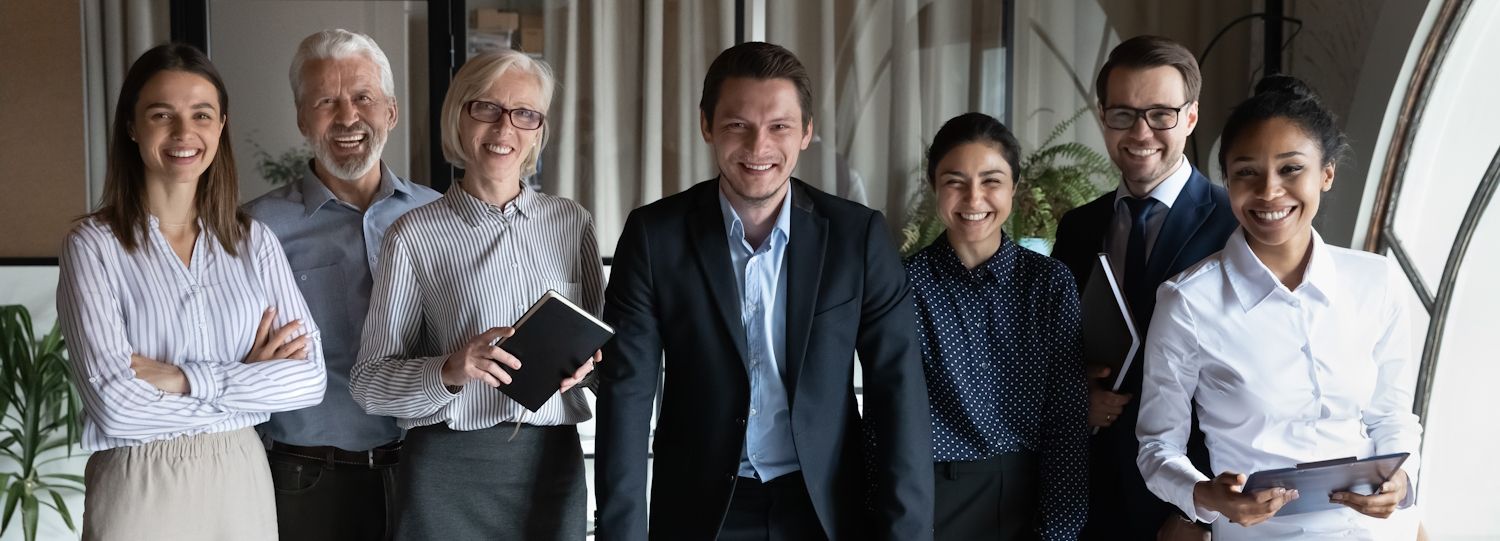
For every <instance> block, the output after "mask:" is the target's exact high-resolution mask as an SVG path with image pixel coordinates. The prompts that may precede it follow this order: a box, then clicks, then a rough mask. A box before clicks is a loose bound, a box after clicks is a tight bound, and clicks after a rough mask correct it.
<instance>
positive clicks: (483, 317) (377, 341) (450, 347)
mask: <svg viewBox="0 0 1500 541" xmlns="http://www.w3.org/2000/svg"><path fill="white" fill-rule="evenodd" d="M380 253H381V258H380V266H379V268H378V269H377V270H376V273H375V290H374V292H373V293H372V294H371V295H370V313H369V316H368V317H367V318H366V319H365V326H364V334H363V339H362V340H361V341H360V342H361V344H362V346H361V348H360V352H359V361H358V362H357V363H356V364H355V365H354V371H353V374H352V376H351V382H350V389H351V391H352V392H353V393H354V400H355V402H358V403H359V404H360V405H361V406H363V407H364V408H365V411H366V412H368V413H372V414H377V415H390V416H392V417H396V418H397V419H398V424H400V425H401V427H402V428H413V427H419V426H426V425H432V424H437V423H446V424H447V426H448V427H449V428H452V429H454V430H478V429H483V428H489V427H492V426H495V425H497V424H500V423H504V422H510V421H524V422H526V423H528V424H532V425H542V426H546V425H564V424H576V423H579V422H581V421H586V420H588V418H589V408H588V403H587V402H586V401H585V397H584V395H583V393H584V391H583V390H582V389H579V388H574V389H571V390H569V391H568V392H567V393H563V394H560V395H554V396H553V397H552V398H551V399H549V400H548V401H547V403H546V404H544V405H543V406H542V408H541V409H540V410H538V411H537V412H535V413H534V414H533V413H527V414H526V415H525V417H524V419H523V417H522V414H523V413H526V408H524V407H522V406H521V405H520V404H517V403H516V402H515V401H513V400H511V399H510V398H509V397H507V396H505V395H504V394H503V393H501V392H500V391H499V390H496V389H494V388H492V387H490V386H488V385H486V384H485V383H484V382H483V381H479V380H475V381H470V382H468V384H466V385H464V387H463V388H462V389H460V390H459V392H457V393H453V392H449V390H448V388H447V387H446V386H444V385H443V380H442V368H443V363H444V362H445V361H447V359H448V355H449V354H450V353H452V352H454V351H457V350H459V349H462V348H463V347H464V345H465V344H466V343H467V342H468V341H469V340H470V339H472V338H473V337H475V336H477V335H479V334H480V333H483V332H484V331H485V330H487V329H489V328H491V327H502V326H510V325H512V324H514V323H515V321H516V320H517V319H520V317H521V314H523V313H525V311H526V309H527V308H528V307H530V306H531V303H532V302H534V301H536V299H537V298H539V297H541V296H542V294H544V293H546V292H547V290H549V289H555V290H557V292H558V293H561V294H562V295H563V296H565V297H567V298H568V299H569V300H572V301H573V302H575V303H577V304H578V305H579V306H581V307H583V308H584V309H586V310H588V311H590V312H592V313H593V314H595V315H598V314H599V313H600V312H601V311H602V310H603V308H604V268H603V266H602V265H601V264H600V260H599V246H598V244H597V242H596V241H595V240H594V222H593V217H591V216H590V215H589V213H588V211H586V210H584V209H583V207H582V206H579V205H578V203H575V202H573V201H570V200H568V199H563V198H561V197H554V196H550V195H544V194H539V193H536V192H535V191H532V190H531V189H530V188H526V187H524V186H523V187H522V189H521V193H520V195H518V196H517V197H516V198H515V199H514V200H512V201H511V202H510V203H507V204H506V205H505V206H504V208H501V207H496V206H494V205H490V204H488V203H485V202H483V201H480V200H479V199H478V198H475V197H474V196H473V195H470V194H469V193H468V192H466V191H464V190H463V189H462V187H460V186H455V187H454V188H452V189H449V190H448V193H447V194H445V195H443V197H442V199H439V200H437V201H434V202H432V203H429V204H427V205H425V206H422V207H420V208H417V209H415V210H412V211H411V212H408V213H407V214H406V215H405V216H402V217H401V219H399V220H397V221H396V223H395V224H392V225H391V227H390V229H388V230H386V235H385V240H384V242H383V243H382V244H381V248H380Z"/></svg>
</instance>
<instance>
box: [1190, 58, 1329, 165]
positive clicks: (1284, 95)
mask: <svg viewBox="0 0 1500 541" xmlns="http://www.w3.org/2000/svg"><path fill="white" fill-rule="evenodd" d="M1272 118H1285V119H1287V120H1290V121H1291V122H1292V123H1293V124H1296V125H1297V127H1298V128H1300V129H1301V130H1302V132H1303V133H1306V134H1307V136H1308V137H1309V138H1311V139H1312V140H1314V141H1317V142H1318V147H1319V148H1320V150H1322V151H1323V163H1322V165H1329V164H1337V163H1338V161H1339V160H1340V159H1341V158H1343V157H1344V154H1346V153H1347V152H1348V151H1349V143H1348V141H1347V140H1345V138H1344V132H1342V131H1340V130H1339V127H1338V119H1336V118H1334V116H1333V112H1332V111H1329V110H1328V107H1326V106H1324V105H1323V102H1322V100H1320V99H1318V95H1317V93H1315V92H1313V90H1312V88H1311V87H1309V86H1307V83H1305V82H1302V80H1301V79H1298V78H1296V77H1292V76H1290V75H1272V76H1270V77H1266V78H1265V79H1261V80H1260V83H1258V84H1256V85H1255V95H1254V96H1251V97H1250V98H1249V99H1247V100H1245V101H1243V102H1240V104H1239V105H1237V106H1235V108H1234V111H1233V112H1231V113H1229V120H1226V121H1225V122H1224V135H1223V141H1221V142H1220V143H1219V169H1220V170H1225V171H1227V170H1228V169H1227V168H1226V167H1225V160H1226V158H1227V157H1228V156H1227V155H1228V153H1229V149H1230V148H1231V147H1233V146H1234V143H1235V141H1236V140H1238V139H1239V138H1240V136H1242V135H1244V133H1245V130H1247V129H1249V128H1250V127H1251V126H1254V125H1255V124H1258V123H1260V122H1264V121H1266V120H1270V119H1272Z"/></svg>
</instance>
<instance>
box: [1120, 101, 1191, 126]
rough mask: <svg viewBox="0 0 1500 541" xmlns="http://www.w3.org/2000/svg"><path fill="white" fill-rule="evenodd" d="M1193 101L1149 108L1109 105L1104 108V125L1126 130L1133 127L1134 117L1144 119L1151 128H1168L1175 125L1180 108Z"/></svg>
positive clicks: (1180, 113) (1185, 107)
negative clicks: (1178, 104) (1179, 104)
mask: <svg viewBox="0 0 1500 541" xmlns="http://www.w3.org/2000/svg"><path fill="white" fill-rule="evenodd" d="M1192 104H1193V102H1187V103H1184V104H1182V107H1177V108H1172V107H1152V108H1150V109H1136V108H1134V107H1110V108H1108V109H1105V110H1104V125H1105V126H1106V127H1108V128H1109V129H1112V130H1128V129H1130V128H1132V127H1135V121H1136V119H1140V118H1144V119H1146V126H1147V127H1150V128H1151V129H1153V130H1170V129H1172V128H1176V127H1177V119H1178V118H1179V117H1181V116H1182V110H1183V109H1187V106H1189V105H1192Z"/></svg>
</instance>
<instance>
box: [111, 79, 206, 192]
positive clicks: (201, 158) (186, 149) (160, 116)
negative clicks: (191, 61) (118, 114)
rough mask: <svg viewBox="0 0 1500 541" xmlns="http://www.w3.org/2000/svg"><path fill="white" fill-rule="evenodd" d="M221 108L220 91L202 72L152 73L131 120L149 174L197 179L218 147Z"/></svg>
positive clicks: (156, 177)
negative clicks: (199, 73)
mask: <svg viewBox="0 0 1500 541" xmlns="http://www.w3.org/2000/svg"><path fill="white" fill-rule="evenodd" d="M220 110H221V104H220V103H219V92H218V90H217V89H216V88H214V85H213V83H212V82H209V80H208V79H206V78H204V77H203V76H202V75H198V74H196V73H190V72H186V71H163V72H160V73H157V74H156V75H155V76H153V77H151V79H150V80H148V81H147V82H146V84H145V86H142V87H141V93H140V98H139V99H138V100H136V104H135V118H134V120H132V121H131V124H130V137H131V139H134V140H135V142H136V145H137V146H138V147H139V148H140V151H141V161H142V162H144V164H145V172H146V178H147V179H148V180H153V179H154V180H156V181H160V182H183V183H187V182H198V179H199V177H201V176H202V175H203V171H205V170H207V169H208V166H209V164H211V163H213V161H214V155H215V154H216V153H217V152H218V150H219V136H220V134H222V133H223V131H224V120H225V118H224V116H223V115H222V114H221V113H220Z"/></svg>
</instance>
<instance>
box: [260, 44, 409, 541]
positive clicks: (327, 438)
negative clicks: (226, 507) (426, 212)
mask: <svg viewBox="0 0 1500 541" xmlns="http://www.w3.org/2000/svg"><path fill="white" fill-rule="evenodd" d="M290 76H291V83H292V97H293V99H294V101H295V103H296V106H297V128H298V129H299V130H301V132H302V135H303V136H304V137H306V138H307V142H308V144H309V145H311V146H312V148H313V153H314V155H315V158H314V159H313V160H310V161H309V163H308V164H307V169H306V170H305V171H304V173H303V175H302V179H301V180H299V181H296V182H293V183H291V184H290V185H287V186H283V187H281V188H278V189H276V190H274V191H272V192H270V193H268V194H266V195H263V196H261V197H260V198H257V199H255V200H254V201H251V202H249V203H247V204H246V205H245V211H246V212H248V213H249V214H250V215H251V216H253V217H254V218H255V219H257V220H260V221H261V222H264V223H265V224H266V225H268V226H270V228H271V230H272V231H274V232H275V233H276V236H277V237H278V238H279V239H280V240H281V244H282V247H283V248H284V249H285V252H286V256H287V259H288V260H289V262H290V263H291V267H292V272H293V275H294V276H296V280H297V286H298V287H299V288H301V290H302V295H303V297H305V298H306V299H307V304H308V306H309V307H310V308H311V310H312V316H313V319H314V320H315V321H316V323H317V324H318V328H319V329H321V330H322V337H323V352H324V356H325V358H326V363H327V367H328V392H327V394H326V395H325V396H326V397H325V398H324V400H323V403H322V404H320V405H318V406H315V407H311V408H306V409H301V410H297V411H292V412H287V413H278V414H274V415H272V416H271V420H270V421H269V422H267V423H265V424H263V425H261V426H260V427H259V428H260V431H261V434H262V435H263V436H264V437H265V438H266V440H267V441H268V442H269V443H270V448H269V451H268V453H267V454H268V458H269V460H270V463H271V477H272V479H273V481H274V482H275V485H276V510H277V522H278V529H279V530H280V534H281V539H283V540H304V539H305V540H320V541H326V540H366V539H388V538H389V537H390V535H391V533H392V532H394V531H395V529H394V528H393V527H391V524H390V523H391V522H392V521H393V520H394V518H395V514H394V513H393V512H392V506H393V505H394V503H395V502H394V501H393V497H394V495H395V491H396V487H395V482H396V479H395V475H396V468H395V466H396V464H397V462H398V459H399V454H400V447H401V438H402V436H403V434H402V431H401V429H400V428H399V427H397V426H396V422H395V420H394V419H391V418H389V417H380V416H373V415H367V414H365V413H364V411H363V410H362V409H360V407H359V406H358V405H356V404H355V403H354V400H353V398H352V397H351V396H350V395H349V392H348V387H349V370H350V368H351V367H352V366H353V365H354V360H355V356H356V355H357V354H358V353H359V336H360V332H361V329H362V327H363V325H364V320H365V311H366V310H367V309H368V307H369V303H370V288H371V286H372V284H373V280H372V276H371V273H372V270H373V269H374V268H375V265H376V261H377V260H378V258H379V256H380V254H379V249H380V243H381V240H382V238H383V237H384V236H385V231H386V228H387V227H389V226H390V225H391V223H392V222H395V221H396V219H397V218H400V217H401V215H403V214H405V213H406V212H407V211H409V210H411V209H414V208H417V207H419V206H422V205H425V204H427V203H429V202H432V201H434V200H436V199H438V197H439V194H438V193H437V192H434V191H433V190H431V189H429V188H427V187H425V186H422V185H419V184H415V183H412V182H410V181H407V180H404V179H402V178H400V177H397V176H396V175H395V173H393V172H392V171H391V169H390V168H389V167H387V166H386V165H385V164H384V163H383V162H381V160H380V154H381V150H382V149H383V148H384V147H385V142H386V137H387V135H389V134H390V130H391V129H392V128H394V127H395V126H396V119H397V104H396V97H395V84H394V82H393V80H392V76H391V66H390V62H389V61H388V60H386V57H385V53H384V52H382V51H381V50H380V46H378V45H376V44H375V41H374V40H372V39H370V37H369V36H365V35H363V34H358V33H354V32H349V31H346V30H324V31H321V32H318V33H315V34H313V35H311V36H308V37H307V38H306V39H304V40H303V41H302V44H301V46H299V47H298V48H297V53H296V55H295V56H294V57H293V58H292V66H291V71H290Z"/></svg>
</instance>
